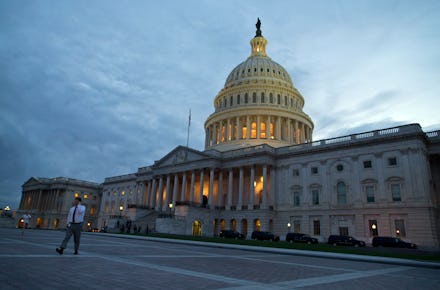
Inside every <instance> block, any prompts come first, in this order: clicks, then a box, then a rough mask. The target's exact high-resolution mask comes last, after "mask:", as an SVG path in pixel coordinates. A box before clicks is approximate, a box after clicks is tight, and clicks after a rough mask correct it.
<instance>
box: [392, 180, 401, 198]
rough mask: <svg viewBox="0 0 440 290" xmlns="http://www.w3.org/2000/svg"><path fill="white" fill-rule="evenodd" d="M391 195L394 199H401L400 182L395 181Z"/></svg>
mask: <svg viewBox="0 0 440 290" xmlns="http://www.w3.org/2000/svg"><path fill="white" fill-rule="evenodd" d="M391 196H392V198H393V201H401V200H402V197H401V196H400V184H397V183H393V184H391Z"/></svg>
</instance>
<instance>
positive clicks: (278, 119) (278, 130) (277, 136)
mask: <svg viewBox="0 0 440 290" xmlns="http://www.w3.org/2000/svg"><path fill="white" fill-rule="evenodd" d="M275 138H276V139H277V140H281V117H280V116H278V117H277V122H276V136H275Z"/></svg>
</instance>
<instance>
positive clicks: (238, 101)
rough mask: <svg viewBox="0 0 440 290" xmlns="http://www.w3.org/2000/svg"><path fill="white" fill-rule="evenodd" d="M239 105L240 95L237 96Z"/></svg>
mask: <svg viewBox="0 0 440 290" xmlns="http://www.w3.org/2000/svg"><path fill="white" fill-rule="evenodd" d="M237 105H240V95H238V96H237Z"/></svg>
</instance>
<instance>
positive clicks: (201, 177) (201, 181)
mask: <svg viewBox="0 0 440 290" xmlns="http://www.w3.org/2000/svg"><path fill="white" fill-rule="evenodd" d="M204 173H205V170H204V169H203V168H202V169H201V171H200V193H199V203H200V205H202V204H203V182H204V178H205V176H204Z"/></svg>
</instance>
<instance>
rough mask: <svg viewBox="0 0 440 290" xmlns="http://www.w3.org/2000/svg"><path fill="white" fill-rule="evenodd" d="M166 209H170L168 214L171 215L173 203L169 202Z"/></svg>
mask: <svg viewBox="0 0 440 290" xmlns="http://www.w3.org/2000/svg"><path fill="white" fill-rule="evenodd" d="M168 207H169V209H170V213H171V210H172V209H173V203H172V202H170V203H169V204H168Z"/></svg>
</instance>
